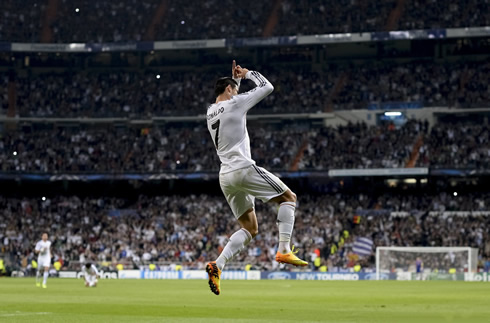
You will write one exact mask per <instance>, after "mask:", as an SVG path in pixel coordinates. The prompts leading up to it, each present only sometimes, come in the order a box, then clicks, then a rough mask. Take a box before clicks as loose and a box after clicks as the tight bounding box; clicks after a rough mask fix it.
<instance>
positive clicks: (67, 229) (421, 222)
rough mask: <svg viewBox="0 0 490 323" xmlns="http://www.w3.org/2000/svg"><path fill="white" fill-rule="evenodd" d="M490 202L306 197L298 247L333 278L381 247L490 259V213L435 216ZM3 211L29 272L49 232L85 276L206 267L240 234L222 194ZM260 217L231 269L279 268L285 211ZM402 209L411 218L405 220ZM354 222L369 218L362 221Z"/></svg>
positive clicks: (48, 203)
mask: <svg viewBox="0 0 490 323" xmlns="http://www.w3.org/2000/svg"><path fill="white" fill-rule="evenodd" d="M489 203H490V198H489V195H488V194H486V195H485V194H467V195H464V196H462V195H460V196H458V197H454V196H452V195H449V194H445V193H441V194H438V195H434V196H430V195H423V196H416V195H410V194H403V195H396V194H395V195H393V194H385V195H380V196H368V195H364V194H356V195H342V194H337V195H326V196H310V195H301V194H300V195H299V200H298V207H297V208H296V213H295V216H296V222H295V230H294V232H293V241H292V243H294V245H295V246H296V247H298V248H299V249H300V253H301V256H302V257H304V258H306V259H307V260H308V261H309V262H310V268H311V269H318V268H315V266H314V265H313V263H314V259H315V258H316V257H321V262H320V263H321V265H326V266H328V270H329V271H339V270H348V269H349V268H352V267H353V266H354V265H355V264H362V266H363V268H365V269H366V270H369V269H371V270H372V269H373V268H374V250H375V247H376V246H469V247H475V248H478V249H479V256H480V260H483V259H484V258H485V257H489V256H490V240H489V236H490V235H489V234H490V232H489V229H488V228H489V227H490V222H489V221H490V217H489V216H484V215H474V216H471V215H469V216H442V215H437V214H436V215H434V214H430V213H429V212H431V211H438V212H441V211H488V208H489V206H488V205H489ZM0 207H1V208H2V210H3V212H2V213H1V214H0V219H1V221H0V251H1V252H2V253H3V254H4V257H5V258H7V261H9V262H10V263H13V264H14V266H20V267H23V268H24V269H25V268H28V266H29V264H30V261H31V260H32V259H35V256H34V254H33V248H34V245H35V243H36V242H37V241H38V240H39V239H40V237H41V234H42V233H43V232H48V233H49V239H50V240H51V241H52V242H53V244H52V248H53V254H54V259H53V261H60V262H61V263H62V264H63V267H64V268H65V269H66V268H72V269H73V268H75V269H77V268H78V265H79V263H80V262H82V263H83V262H85V261H97V262H99V263H100V264H102V265H103V266H104V267H105V268H106V269H110V268H112V269H114V268H115V266H116V264H118V263H121V264H123V265H124V266H125V268H126V269H128V268H139V267H143V266H146V265H148V264H150V263H156V264H158V265H159V266H161V267H160V268H162V269H164V268H167V269H168V268H175V265H176V264H182V265H183V266H184V268H193V269H202V268H204V265H205V264H206V262H207V261H209V260H212V259H215V258H216V257H217V255H218V254H219V252H220V251H221V250H222V248H223V247H224V245H225V244H226V242H227V239H228V238H229V236H230V235H231V234H232V233H233V232H234V231H236V230H237V229H238V228H239V225H238V223H237V221H236V220H235V219H234V218H233V216H232V214H231V211H230V209H229V207H228V205H227V204H226V201H225V199H224V198H223V197H221V196H219V197H214V196H209V195H198V196H195V195H188V196H157V197H147V196H140V197H139V198H138V199H137V201H129V200H125V199H120V198H82V199H81V198H79V197H77V196H71V197H53V198H50V197H47V198H45V199H41V198H37V199H33V198H31V199H28V198H23V199H15V198H6V197H0ZM256 211H257V214H258V218H259V235H258V236H257V237H256V238H255V239H254V240H252V242H251V243H250V244H249V245H248V247H247V249H246V251H244V252H242V253H240V254H239V255H238V256H237V257H236V258H235V259H234V263H232V264H230V266H229V267H228V268H241V269H243V268H244V266H245V264H247V263H248V264H251V265H252V266H253V268H256V269H269V270H270V269H278V268H279V266H278V264H277V263H276V262H275V261H274V259H275V258H274V256H275V251H276V250H275V249H276V246H277V243H278V233H277V227H276V216H277V207H276V206H274V205H269V204H262V203H258V205H257V208H256ZM392 212H398V213H392ZM400 212H405V213H406V214H405V215H404V216H399V214H400ZM355 216H358V217H360V220H359V221H354V217H355ZM357 237H364V238H367V239H371V240H372V241H373V242H374V246H373V249H372V251H373V253H372V254H371V255H370V256H367V257H360V256H358V255H357V254H355V253H353V251H352V247H353V241H355V239H356V238H357ZM172 265H173V267H172ZM317 265H318V262H317ZM316 267H318V266H316ZM447 269H448V268H440V270H447Z"/></svg>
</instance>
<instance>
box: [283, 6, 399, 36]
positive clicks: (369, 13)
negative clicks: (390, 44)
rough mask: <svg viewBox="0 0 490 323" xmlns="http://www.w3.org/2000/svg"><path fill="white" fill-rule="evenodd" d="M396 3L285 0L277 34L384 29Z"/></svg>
mask: <svg viewBox="0 0 490 323" xmlns="http://www.w3.org/2000/svg"><path fill="white" fill-rule="evenodd" d="M395 5H396V1H395V0H383V1H359V0H354V1H352V0H341V1H320V0H315V1H306V0H301V1H292V0H284V1H282V3H281V10H280V13H279V16H280V19H279V23H278V24H277V26H276V28H275V34H276V35H282V36H290V35H314V34H328V33H350V32H371V31H384V30H385V28H386V23H387V20H388V16H389V15H390V12H391V10H392V9H393V7H394V6H395Z"/></svg>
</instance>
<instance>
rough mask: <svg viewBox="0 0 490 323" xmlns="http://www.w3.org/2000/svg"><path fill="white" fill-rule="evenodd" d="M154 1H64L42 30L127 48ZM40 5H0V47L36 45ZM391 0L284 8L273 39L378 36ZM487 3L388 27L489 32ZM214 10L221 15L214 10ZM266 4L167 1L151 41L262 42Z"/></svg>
mask: <svg viewBox="0 0 490 323" xmlns="http://www.w3.org/2000/svg"><path fill="white" fill-rule="evenodd" d="M161 3H162V1H161V0H144V1H138V0H123V1H117V2H114V1H108V0H104V1H89V0H79V1H68V0H62V1H60V3H59V5H58V6H57V7H56V16H55V18H54V21H53V22H51V23H50V26H48V27H49V28H50V29H51V33H52V35H53V42H55V43H72V42H99V43H100V42H134V41H142V40H145V35H146V33H147V31H148V30H149V28H150V25H151V24H152V21H153V18H154V16H155V14H156V12H157V11H158V10H157V9H158V7H159V6H160V5H161ZM47 6H48V2H47V1H40V0H28V1H21V2H19V1H14V0H6V1H2V3H1V4H0V12H1V16H2V19H0V41H2V40H3V41H17V42H39V41H40V32H41V31H42V30H43V27H45V26H43V25H42V23H45V22H44V21H45V19H44V18H45V17H44V16H45V15H46V11H47V10H48V9H49V10H52V9H50V8H47ZM396 6H397V1H395V0H383V1H359V0H341V1H319V0H315V1H305V0H301V1H291V0H284V1H282V2H281V6H280V8H279V11H278V13H277V15H278V17H277V19H278V23H277V24H276V26H275V28H274V30H273V36H292V35H313V34H325V33H352V32H373V31H385V30H386V29H387V28H388V27H389V26H388V20H389V17H390V14H391V13H392V12H393V10H394V8H395V7H396ZM487 7H488V3H487V1H485V0H471V1H469V2H468V1H463V0H458V1H450V2H441V1H429V2H428V1H420V0H411V1H407V2H406V3H405V4H404V6H403V10H402V11H401V15H400V19H399V21H398V22H397V24H395V27H394V28H396V29H398V30H407V29H428V28H462V27H472V26H488V25H490V16H489V15H488V13H487V12H488V10H486V8H487ZM217 8H224V9H223V10H217ZM272 8H273V2H271V1H262V2H246V3H243V4H242V5H241V6H240V7H237V6H236V3H234V2H232V1H230V0H225V1H216V0H206V1H202V2H200V3H199V4H198V5H196V3H194V2H191V1H168V2H167V4H166V6H165V8H164V10H163V11H162V16H161V22H160V23H159V24H158V25H156V26H155V27H156V28H155V35H154V39H149V40H189V39H217V38H240V37H242V38H243V37H262V36H263V33H264V28H265V26H266V24H267V23H268V21H269V19H270V16H271V14H272Z"/></svg>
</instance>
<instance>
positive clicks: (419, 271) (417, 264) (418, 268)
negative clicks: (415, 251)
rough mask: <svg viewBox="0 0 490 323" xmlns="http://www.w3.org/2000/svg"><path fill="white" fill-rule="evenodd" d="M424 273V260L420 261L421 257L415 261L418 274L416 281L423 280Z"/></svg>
mask: <svg viewBox="0 0 490 323" xmlns="http://www.w3.org/2000/svg"><path fill="white" fill-rule="evenodd" d="M422 271H423V263H422V259H420V257H417V259H416V260H415V272H416V273H417V275H416V277H417V278H416V279H417V280H422V278H423V277H422Z"/></svg>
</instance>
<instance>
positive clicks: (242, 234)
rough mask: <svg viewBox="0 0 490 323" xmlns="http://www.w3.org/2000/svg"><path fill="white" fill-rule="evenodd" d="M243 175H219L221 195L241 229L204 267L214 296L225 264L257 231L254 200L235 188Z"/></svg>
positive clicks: (233, 173) (241, 173) (238, 173)
mask: <svg viewBox="0 0 490 323" xmlns="http://www.w3.org/2000/svg"><path fill="white" fill-rule="evenodd" d="M245 175H246V173H244V172H243V171H242V170H237V171H235V172H232V173H229V174H220V186H221V189H222V190H223V194H224V195H225V198H226V201H227V202H228V204H229V205H230V208H231V210H232V212H233V215H234V216H235V218H237V220H238V222H239V223H240V226H241V227H242V228H241V229H240V230H238V231H236V232H235V233H233V234H232V235H231V237H230V239H229V241H228V243H227V244H226V246H225V248H224V249H223V251H222V252H221V254H220V255H219V257H218V258H217V259H216V261H212V262H209V263H208V264H207V265H206V272H207V273H208V276H209V287H210V288H211V291H212V292H213V293H215V294H216V295H219V294H220V279H221V271H222V270H223V268H224V267H225V265H226V263H227V262H229V261H230V260H231V259H233V257H234V256H236V255H237V254H238V253H239V252H240V251H241V250H243V249H244V248H245V247H246V246H247V245H248V244H249V242H250V241H251V240H252V238H253V237H255V235H257V231H258V225H257V217H256V216H255V211H254V202H255V199H254V197H253V196H251V195H249V194H247V193H245V192H243V191H241V190H239V189H238V188H237V186H238V185H237V184H239V183H240V182H241V181H242V178H243V177H244V176H245Z"/></svg>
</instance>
